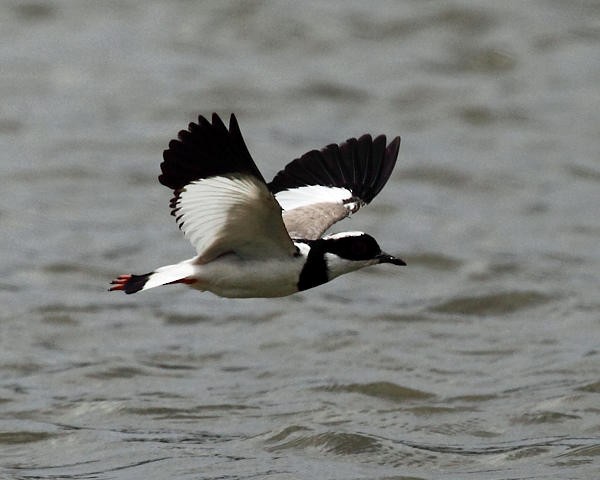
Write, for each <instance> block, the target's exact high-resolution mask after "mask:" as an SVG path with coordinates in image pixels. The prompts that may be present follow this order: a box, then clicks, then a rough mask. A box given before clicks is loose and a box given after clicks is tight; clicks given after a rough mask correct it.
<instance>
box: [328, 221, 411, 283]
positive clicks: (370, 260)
mask: <svg viewBox="0 0 600 480" xmlns="http://www.w3.org/2000/svg"><path fill="white" fill-rule="evenodd" d="M321 242H322V245H321V247H322V248H323V251H324V257H325V260H326V262H327V267H328V270H329V275H330V278H335V277H337V276H339V275H342V274H344V273H348V272H352V271H354V270H358V269H360V268H364V267H368V266H370V265H376V264H379V263H391V264H394V265H406V263H405V262H404V260H402V259H400V258H396V257H394V256H393V255H389V254H387V253H385V252H382V251H381V248H380V247H379V244H378V243H377V240H375V239H374V238H373V237H372V236H371V235H369V234H367V233H364V232H342V233H335V234H332V235H327V236H325V237H323V238H322V239H321Z"/></svg>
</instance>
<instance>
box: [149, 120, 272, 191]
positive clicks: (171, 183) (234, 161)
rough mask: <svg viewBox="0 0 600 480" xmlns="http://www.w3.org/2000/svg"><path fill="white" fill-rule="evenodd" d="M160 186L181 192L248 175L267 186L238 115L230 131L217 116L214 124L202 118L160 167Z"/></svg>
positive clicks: (175, 142) (166, 153)
mask: <svg viewBox="0 0 600 480" xmlns="http://www.w3.org/2000/svg"><path fill="white" fill-rule="evenodd" d="M160 167H161V175H160V176H159V177H158V179H159V181H160V183H162V184H163V185H165V186H167V187H169V188H171V189H173V190H180V189H182V188H183V187H185V186H186V185H188V184H189V183H191V182H193V181H196V180H201V179H203V178H209V177H213V176H219V175H227V174H233V173H238V174H247V175H251V176H253V177H255V178H256V179H258V180H259V181H261V182H263V183H266V182H265V179H264V177H263V176H262V174H261V173H260V170H259V169H258V167H257V166H256V164H255V163H254V160H252V156H251V155H250V152H249V151H248V148H247V147H246V144H245V142H244V139H243V137H242V134H241V132H240V128H239V125H238V123H237V119H236V118H235V115H233V114H232V115H231V118H230V121H229V130H228V129H227V127H226V126H225V124H224V123H223V121H222V120H221V118H220V117H219V116H218V115H217V114H216V113H213V115H212V123H211V122H209V121H208V120H207V119H206V118H205V117H203V116H199V117H198V123H190V124H189V126H188V129H187V130H182V131H180V132H179V134H178V136H177V139H174V140H171V141H170V142H169V148H168V149H167V150H165V151H164V152H163V162H162V163H161V165H160Z"/></svg>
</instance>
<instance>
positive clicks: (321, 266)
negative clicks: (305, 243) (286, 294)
mask: <svg viewBox="0 0 600 480" xmlns="http://www.w3.org/2000/svg"><path fill="white" fill-rule="evenodd" d="M311 243H312V242H311ZM327 273H328V271H327V262H326V260H325V251H324V250H323V248H321V247H320V245H319V244H318V241H317V242H314V243H312V245H311V249H310V251H309V252H308V257H307V258H306V263H305V264H304V268H303V269H302V271H301V272H300V278H299V279H298V290H299V291H302V290H308V289H309V288H313V287H316V286H318V285H323V284H324V283H327V282H328V281H329V276H328V274H327Z"/></svg>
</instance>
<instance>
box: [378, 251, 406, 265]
mask: <svg viewBox="0 0 600 480" xmlns="http://www.w3.org/2000/svg"><path fill="white" fill-rule="evenodd" d="M376 258H377V260H379V263H393V264H394V265H406V262H405V261H404V260H402V259H401V258H396V257H394V256H393V255H388V254H387V253H380V254H379V255H377V257H376Z"/></svg>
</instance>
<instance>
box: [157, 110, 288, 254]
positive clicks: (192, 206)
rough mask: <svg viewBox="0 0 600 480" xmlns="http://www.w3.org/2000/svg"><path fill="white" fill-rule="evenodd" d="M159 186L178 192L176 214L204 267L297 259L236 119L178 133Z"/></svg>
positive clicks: (214, 119) (192, 126)
mask: <svg viewBox="0 0 600 480" xmlns="http://www.w3.org/2000/svg"><path fill="white" fill-rule="evenodd" d="M163 158H164V161H163V162H162V163H161V165H160V167H161V171H162V174H161V175H160V176H159V177H158V179H159V181H160V183H162V184H163V185H165V186H167V187H169V188H171V189H173V190H174V197H173V198H172V200H171V214H172V215H174V216H175V218H176V221H177V224H178V225H179V228H180V229H181V230H182V231H183V233H184V235H185V236H186V237H187V238H188V239H189V240H190V242H191V243H192V245H194V247H195V248H196V251H197V253H198V256H199V260H198V261H199V262H201V263H205V262H209V261H211V260H212V259H214V258H216V257H218V256H220V255H223V254H225V253H229V252H234V253H236V254H238V255H240V256H241V257H244V258H267V257H272V256H274V255H293V254H294V253H295V252H296V248H295V246H294V243H293V242H292V240H291V238H290V236H289V235H288V233H287V230H286V229H285V225H284V223H283V220H282V216H281V207H280V205H279V204H278V203H277V201H276V200H275V198H274V196H273V194H272V193H271V192H270V191H269V189H268V188H267V185H266V183H265V180H264V178H263V176H262V175H261V173H260V171H259V170H258V168H257V167H256V164H255V163H254V161H253V160H252V157H251V156H250V153H249V152H248V149H247V147H246V144H245V143H244V139H243V138H242V134H241V132H240V129H239V126H238V123H237V120H236V118H235V116H234V115H231V119H230V121H229V130H228V129H227V128H226V127H225V125H224V124H223V122H222V121H221V119H220V118H219V116H218V115H217V114H213V116H212V124H211V123H210V122H209V121H208V120H207V119H205V118H204V117H202V116H201V117H199V119H198V123H197V124H196V123H190V125H189V127H188V130H182V131H181V132H179V135H178V139H177V140H171V142H170V143H169V148H168V149H167V150H165V151H164V153H163Z"/></svg>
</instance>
